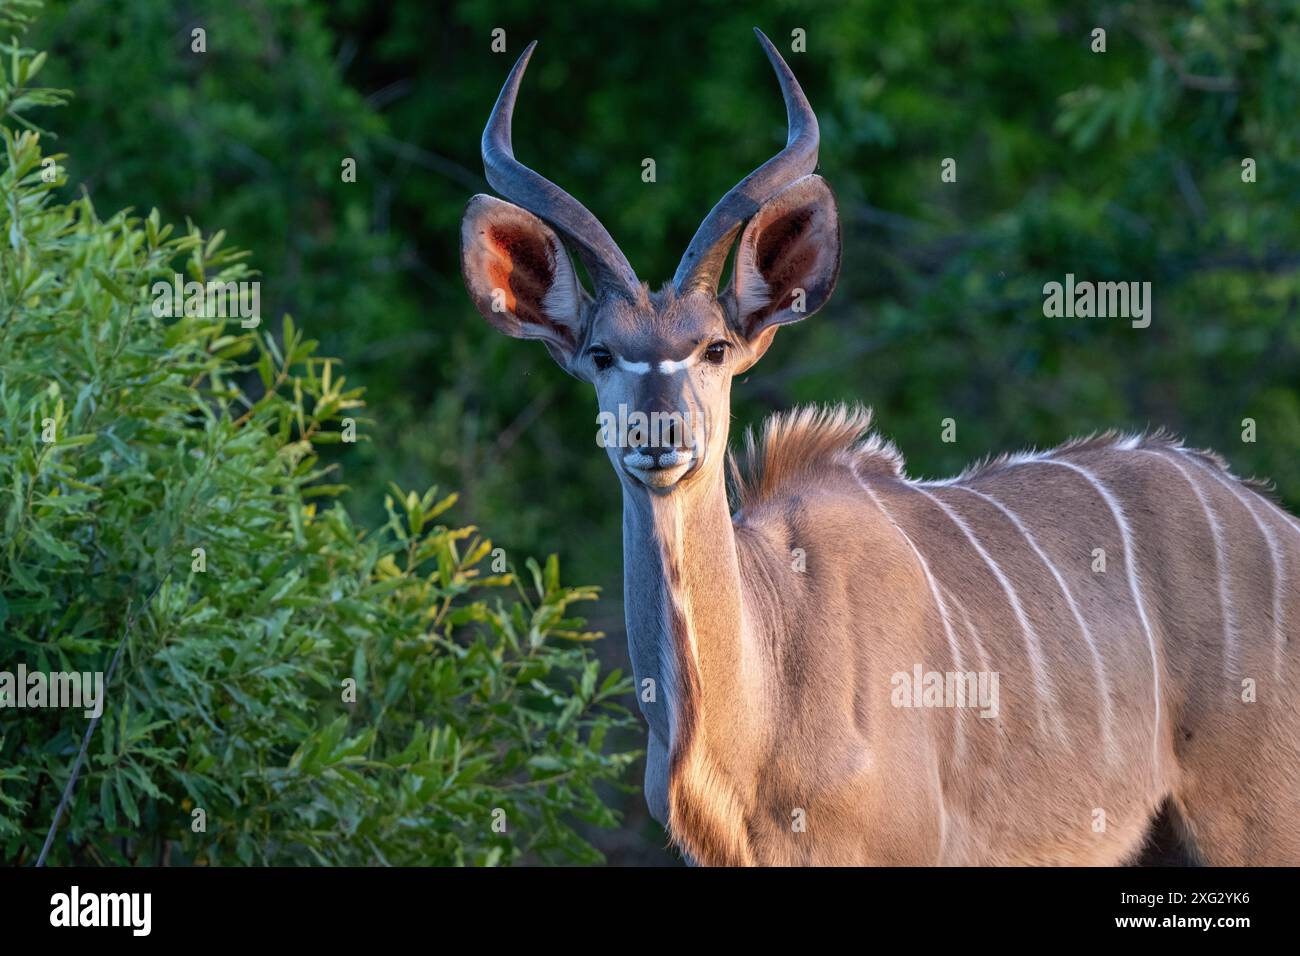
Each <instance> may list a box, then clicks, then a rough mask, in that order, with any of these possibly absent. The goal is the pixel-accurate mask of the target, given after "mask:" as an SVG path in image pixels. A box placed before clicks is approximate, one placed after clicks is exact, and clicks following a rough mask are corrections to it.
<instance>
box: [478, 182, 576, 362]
mask: <svg viewBox="0 0 1300 956" xmlns="http://www.w3.org/2000/svg"><path fill="white" fill-rule="evenodd" d="M460 264H461V272H462V273H463V274H464V276H465V286H466V288H468V289H469V294H470V298H472V299H473V300H474V304H475V305H476V306H477V307H478V310H479V312H481V313H482V314H483V318H485V319H487V320H488V322H489V324H491V325H492V327H493V328H495V329H497V330H498V331H500V332H504V333H505V334H506V335H510V336H513V337H514V338H517V339H541V340H542V341H543V342H545V343H546V346H547V348H548V349H550V352H551V355H552V356H554V357H555V359H556V361H558V362H560V364H561V365H567V364H568V362H569V361H571V360H572V358H573V356H574V353H575V352H576V350H577V348H578V346H579V344H580V342H581V339H582V296H581V293H580V290H579V286H578V277H577V275H576V274H575V272H574V270H573V262H572V260H570V259H569V254H568V252H567V251H566V250H565V248H564V246H563V244H562V243H561V242H560V239H559V237H558V236H557V235H556V234H555V232H554V231H553V230H552V229H551V227H550V226H548V225H546V223H544V222H542V220H540V219H538V218H537V217H536V216H534V215H533V214H532V213H531V212H528V210H526V209H521V208H520V207H518V206H516V205H514V204H513V203H508V202H503V201H502V200H500V199H496V198H494V197H492V196H484V195H482V194H480V195H477V196H475V197H474V198H473V199H471V200H470V201H469V205H468V206H466V207H465V219H464V221H463V222H462V223H461V227H460Z"/></svg>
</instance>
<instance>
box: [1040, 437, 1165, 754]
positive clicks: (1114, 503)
mask: <svg viewBox="0 0 1300 956" xmlns="http://www.w3.org/2000/svg"><path fill="white" fill-rule="evenodd" d="M1035 464H1043V465H1058V466H1060V467H1061V468H1069V469H1070V470H1071V471H1074V472H1077V473H1078V474H1080V475H1082V476H1083V477H1084V478H1085V479H1087V481H1088V483H1089V484H1090V485H1092V487H1093V488H1095V489H1096V491H1097V493H1098V494H1099V495H1101V497H1102V500H1103V501H1105V502H1106V506H1107V507H1108V508H1110V513H1111V515H1112V516H1113V517H1114V518H1115V523H1116V524H1117V525H1118V526H1119V533H1120V539H1121V540H1122V542H1123V544H1124V570H1125V572H1126V573H1127V575H1128V586H1129V590H1130V591H1131V592H1132V594H1133V603H1134V604H1135V605H1137V612H1138V620H1139V621H1140V622H1141V624H1142V632H1143V634H1145V635H1146V639H1147V649H1148V650H1149V651H1150V653H1151V695H1152V697H1153V699H1154V700H1155V718H1154V719H1153V721H1152V725H1153V726H1152V732H1151V772H1152V773H1158V772H1159V769H1160V658H1159V656H1158V655H1157V654H1156V639H1155V635H1154V634H1153V633H1152V632H1151V621H1150V620H1149V619H1148V618H1147V608H1146V602H1145V601H1144V600H1143V598H1142V585H1141V582H1140V581H1139V579H1138V572H1137V565H1136V563H1135V562H1134V560H1133V556H1134V548H1133V535H1132V533H1131V532H1130V530H1129V526H1128V520H1127V519H1126V518H1125V517H1124V509H1123V508H1122V507H1121V506H1120V503H1119V500H1118V499H1116V497H1115V496H1114V495H1113V494H1111V491H1110V489H1109V488H1107V487H1106V486H1105V485H1103V484H1102V483H1101V482H1100V481H1098V480H1097V477H1096V476H1095V475H1094V474H1093V473H1092V472H1090V471H1088V469H1086V468H1080V467H1079V466H1078V465H1076V464H1074V463H1073V462H1069V461H1061V460H1059V459H1056V458H1041V459H1038V460H1037V461H1036V462H1035Z"/></svg>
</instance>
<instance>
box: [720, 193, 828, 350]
mask: <svg viewBox="0 0 1300 956" xmlns="http://www.w3.org/2000/svg"><path fill="white" fill-rule="evenodd" d="M839 272H840V218H839V213H838V212H837V211H836V208H835V196H834V194H832V193H831V188H830V186H828V185H827V184H826V180H824V179H822V178H821V177H820V176H816V175H808V176H804V177H802V178H800V179H796V180H795V181H794V182H792V183H791V184H790V185H789V186H786V187H785V188H784V189H783V190H781V191H780V192H779V193H777V194H776V195H775V196H773V197H772V198H771V199H769V200H768V201H767V202H766V203H764V204H763V205H762V207H761V208H760V209H759V210H758V212H757V213H755V214H754V216H753V218H751V219H750V221H749V225H747V226H746V227H745V231H744V233H743V234H742V235H741V237H740V246H739V248H737V250H736V266H735V270H734V275H733V278H732V283H731V285H732V287H731V289H730V290H729V299H730V301H729V302H728V305H729V306H730V310H731V312H732V321H733V322H734V324H735V326H736V330H737V331H738V332H739V333H740V334H741V335H743V336H744V337H745V338H746V339H748V340H749V341H750V343H751V344H752V345H754V346H755V348H756V349H758V348H761V349H763V350H766V348H767V346H768V344H770V343H771V339H772V335H773V334H774V333H775V331H776V328H777V326H779V325H784V324H786V323H787V322H797V321H799V320H800V319H806V318H807V317H808V316H810V315H812V314H813V313H814V312H816V311H817V310H818V309H820V308H821V307H822V306H823V305H824V304H825V303H826V300H827V299H828V298H830V294H831V291H832V290H833V289H834V288H835V280H836V278H837V277H838V276H839Z"/></svg>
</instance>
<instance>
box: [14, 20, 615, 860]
mask: <svg viewBox="0 0 1300 956" xmlns="http://www.w3.org/2000/svg"><path fill="white" fill-rule="evenodd" d="M23 9H24V7H23V6H19V5H17V4H0V20H5V21H6V22H4V23H0V27H4V28H5V31H4V32H5V33H6V34H7V32H8V30H9V29H12V28H14V27H15V26H16V25H20V24H18V23H17V21H19V20H21V19H23V16H22V11H23ZM17 43H18V41H14V44H13V45H9V46H3V47H2V48H3V50H4V53H5V54H6V56H5V62H6V63H7V65H8V67H9V68H8V70H7V71H4V74H3V75H0V116H3V117H4V122H3V124H0V135H3V138H4V147H5V152H4V159H3V166H0V528H2V529H3V530H2V532H0V670H9V671H13V670H15V669H16V666H17V664H18V663H20V662H21V663H24V664H26V666H27V668H28V669H29V670H42V671H106V670H107V669H108V665H109V661H110V659H111V658H112V656H113V653H114V651H115V650H116V649H117V647H118V645H119V642H124V644H123V651H122V657H121V662H120V665H119V667H118V670H117V672H116V675H115V677H114V679H113V682H112V685H111V686H110V687H109V688H108V689H107V692H106V705H105V709H104V715H103V720H102V722H101V723H100V725H99V727H98V729H97V731H96V735H95V737H94V739H93V741H92V744H91V747H90V750H89V753H88V756H87V761H86V765H85V766H84V768H83V770H82V773H81V777H80V780H79V782H78V785H77V789H76V792H75V796H74V799H73V802H72V804H71V806H70V809H69V812H68V813H67V814H66V815H65V818H64V822H63V825H62V828H61V830H60V833H59V837H58V839H57V840H56V842H55V844H54V849H53V851H52V854H51V857H50V862H52V863H81V864H91V863H99V864H112V863H158V862H161V861H163V860H168V861H170V862H173V863H179V862H192V863H199V864H232V863H250V864H252V863H352V864H374V863H380V864H412V863H433V864H494V863H508V862H512V861H518V860H521V859H524V860H526V859H540V860H579V861H589V860H595V859H599V854H597V853H596V851H595V850H593V849H592V848H591V847H590V846H589V845H588V844H587V843H586V842H585V841H584V840H583V839H582V838H581V837H580V835H579V833H578V831H577V828H578V827H580V826H582V825H583V824H584V823H586V824H593V825H597V826H610V825H613V824H614V823H615V822H616V821H615V818H614V816H613V814H612V812H611V811H610V810H609V809H608V808H607V807H606V806H605V805H604V804H603V803H602V801H601V799H600V798H599V797H598V795H597V792H596V788H597V785H598V784H602V783H605V782H615V783H617V782H618V781H619V780H620V778H621V777H622V775H623V772H624V770H625V769H626V767H627V766H628V765H629V763H630V762H631V761H632V760H633V759H634V758H635V755H634V754H630V753H625V752H619V751H617V749H616V748H611V747H609V746H607V736H608V734H609V733H610V731H611V730H614V729H617V728H623V727H626V726H629V725H630V722H631V717H630V716H629V715H628V713H627V711H626V710H625V709H624V708H622V707H621V706H619V705H618V703H617V698H618V697H619V696H620V695H623V694H626V693H627V692H628V689H629V688H628V686H627V685H628V682H627V681H626V680H625V679H623V678H622V677H621V676H620V674H619V673H618V672H613V673H609V674H608V675H606V676H604V677H603V679H602V675H601V674H600V672H599V666H598V663H597V662H596V661H595V660H593V659H592V658H591V656H590V654H589V653H588V649H587V645H586V644H585V642H587V641H589V640H591V639H592V638H594V637H597V636H598V635H596V634H593V633H588V632H585V631H584V630H583V622H582V621H581V619H578V618H574V617H571V616H570V610H569V609H570V606H571V605H572V604H574V602H577V601H582V600H589V599H591V598H593V597H594V596H595V589H594V588H570V587H564V586H562V585H561V584H560V582H559V573H558V568H557V562H556V560H555V559H554V558H553V557H552V559H551V560H550V561H548V562H547V563H546V565H545V567H544V568H543V567H540V566H538V565H537V564H536V563H535V562H533V561H532V560H531V559H529V560H528V561H527V562H526V564H525V566H526V568H527V572H528V573H527V575H526V580H525V581H520V580H519V579H518V576H517V575H516V574H514V573H510V572H509V571H506V570H504V566H503V561H504V558H503V556H502V555H501V554H500V553H499V552H497V553H494V552H493V549H492V546H491V544H490V543H489V542H488V541H487V540H486V539H484V538H482V537H481V536H480V535H479V534H478V533H477V532H476V530H475V529H474V528H473V527H459V528H458V527H454V526H451V525H447V524H444V523H440V522H441V519H442V517H443V516H444V514H445V513H446V512H447V510H448V509H449V508H450V507H452V505H453V504H454V502H455V496H454V495H448V496H445V497H442V498H439V497H438V495H437V494H436V493H435V492H434V491H433V490H430V491H428V492H425V493H424V494H422V495H421V494H416V493H414V492H410V493H403V492H401V491H400V490H398V489H397V488H396V487H394V488H393V490H392V493H391V494H390V495H389V496H388V498H387V500H386V502H385V504H386V507H387V514H388V520H387V522H386V523H384V524H383V525H382V526H380V527H377V528H365V527H359V526H358V524H357V523H356V522H354V520H353V519H352V518H351V517H350V516H349V513H348V510H347V508H346V507H344V506H343V504H342V503H341V502H340V501H339V500H338V499H339V496H340V495H341V494H342V493H343V491H344V486H343V485H341V484H338V483H337V479H336V477H335V476H334V475H332V474H331V472H332V471H333V470H334V469H333V467H332V466H324V465H322V464H321V463H320V461H319V459H318V456H317V451H318V446H319V445H321V444H327V443H339V442H341V441H344V440H346V439H347V438H348V437H349V436H350V434H351V431H352V430H353V429H355V430H356V431H357V434H358V436H359V437H360V438H362V439H364V438H365V432H366V426H367V424H368V422H367V421H366V420H365V419H361V418H358V417H357V416H358V415H359V410H360V408H361V405H362V402H361V398H360V392H361V390H360V389H358V388H354V387H351V386H349V385H348V384H347V383H346V382H345V380H344V379H343V377H342V376H341V375H340V374H339V367H338V363H337V361H335V360H333V359H328V358H321V357H318V356H316V355H315V354H314V350H315V345H316V343H315V342H313V341H311V340H309V339H307V338H305V336H304V335H303V333H302V331H301V330H300V329H298V328H297V327H296V326H295V324H294V323H293V321H292V320H291V319H290V318H288V317H285V318H284V320H283V325H282V329H281V335H280V336H279V338H277V337H276V336H274V335H272V334H270V333H269V332H268V331H267V330H266V329H265V327H257V328H252V329H245V328H242V327H241V326H240V324H239V322H238V320H232V319H223V318H208V317H203V316H200V315H189V316H180V317H175V318H160V317H158V316H156V315H155V314H154V310H153V309H152V308H151V296H150V289H151V286H152V284H153V283H154V282H156V281H170V280H171V278H172V276H173V274H174V273H176V272H184V274H185V277H186V278H187V279H190V280H195V281H198V282H207V281H209V280H214V281H220V282H241V281H252V280H253V279H255V277H256V273H254V272H253V271H252V270H251V269H250V268H249V266H248V264H247V262H246V259H245V256H244V254H242V253H239V252H235V251H232V250H231V249H229V248H227V247H226V246H225V245H224V243H223V236H222V234H221V233H217V234H216V235H212V236H204V235H202V234H201V233H200V232H199V230H198V229H197V228H195V227H193V226H190V227H189V228H187V229H186V230H184V231H174V230H173V229H172V227H171V226H165V225H163V224H162V223H161V221H160V216H159V215H158V213H157V212H156V211H155V212H153V213H151V214H150V215H149V216H147V217H143V218H141V217H139V216H135V215H132V214H131V212H130V211H129V210H128V211H123V212H119V213H117V214H115V215H113V216H111V217H109V218H107V219H104V218H101V217H100V216H99V215H98V214H97V213H96V211H95V209H94V207H93V205H92V203H91V201H90V199H89V198H88V197H84V196H83V197H82V198H80V199H77V200H75V201H72V202H67V203H64V202H61V201H59V198H58V193H57V191H58V188H59V186H60V185H61V184H62V183H63V181H64V173H63V171H62V170H61V169H58V167H57V166H54V167H51V166H49V165H48V164H43V162H42V161H43V159H47V158H54V159H55V160H56V161H57V160H58V159H59V158H60V157H58V156H57V155H54V156H53V157H46V156H43V154H42V141H43V139H44V137H42V136H41V135H40V133H39V132H38V131H36V130H35V129H34V128H32V127H31V124H30V122H29V121H28V120H27V119H25V118H24V117H23V116H22V113H23V112H24V111H25V110H27V109H28V108H30V107H33V106H42V105H51V104H55V103H58V102H61V101H62V100H63V98H64V94H63V93H61V92H60V91H57V90H48V89H39V88H36V87H34V86H33V85H32V84H33V81H34V80H35V78H36V75H37V73H38V71H39V69H40V67H41V65H42V62H43V57H42V56H40V55H36V54H34V53H33V51H30V50H24V49H21V48H20V47H18V46H17ZM43 174H44V175H43ZM46 180H53V181H46ZM332 478H333V479H335V480H334V482H331V479H332ZM493 566H495V569H494V568H493ZM353 682H355V683H353ZM353 687H355V693H353V692H352V688H353ZM85 728H86V718H85V717H84V716H83V714H82V711H81V710H80V709H77V710H67V709H16V708H5V709H0V848H3V852H0V857H2V858H3V859H4V860H5V861H7V862H10V863H14V862H17V863H30V862H32V861H33V860H34V859H35V858H36V854H37V853H38V852H39V849H40V846H41V844H42V842H43V840H44V837H45V833H46V830H47V828H48V826H49V824H50V821H51V819H52V818H53V815H54V810H55V806H56V804H57V802H58V799H59V796H60V794H61V792H62V790H63V787H64V785H65V783H66V781H67V780H68V776H69V772H70V769H71V766H72V762H73V759H74V757H75V755H76V752H77V750H78V747H79V745H80V741H81V737H82V734H83V733H84V732H85ZM609 751H612V752H609ZM198 811H202V813H199V812H198ZM200 821H202V822H203V823H204V824H205V827H203V828H200V827H199V823H200Z"/></svg>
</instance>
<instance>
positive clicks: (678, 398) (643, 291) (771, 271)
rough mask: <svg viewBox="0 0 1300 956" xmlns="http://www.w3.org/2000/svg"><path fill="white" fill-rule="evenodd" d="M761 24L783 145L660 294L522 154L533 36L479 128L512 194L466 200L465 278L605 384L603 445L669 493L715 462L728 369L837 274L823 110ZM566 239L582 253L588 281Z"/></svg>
mask: <svg viewBox="0 0 1300 956" xmlns="http://www.w3.org/2000/svg"><path fill="white" fill-rule="evenodd" d="M755 32H756V33H758V37H759V40H760V41H761V42H762V44H763V48H764V50H765V51H766V52H767V56H768V59H769V60H770V61H771V62H772V66H773V68H774V69H775V70H776V75H777V79H778V80H779V81H780V84H781V92H782V93H783V94H784V96H785V106H786V115H787V119H788V122H789V137H788V139H787V142H786V146H785V148H784V149H783V150H781V152H779V153H778V154H777V155H776V156H774V157H773V158H772V159H770V160H768V161H767V162H766V163H764V164H763V165H762V166H760V167H759V168H758V169H756V170H755V171H754V172H752V173H750V174H749V175H748V176H746V177H745V178H744V179H742V180H741V181H740V182H739V183H738V184H737V185H736V186H735V187H734V188H733V189H732V190H731V191H730V192H728V193H727V194H726V195H725V196H723V197H722V199H721V201H719V202H718V204H717V205H716V206H714V207H713V210H712V211H711V212H710V213H709V214H708V216H707V217H706V218H705V220H704V222H703V223H702V224H701V225H700V228H699V230H698V231H697V232H696V233H695V237H694V238H693V239H692V240H691V243H690V245H689V246H688V247H687V249H686V253H685V255H684V256H682V260H681V263H680V264H679V265H678V267H677V272H676V274H675V275H674V276H673V279H672V282H670V283H668V284H667V285H665V286H664V288H663V289H662V290H661V291H659V292H657V293H652V292H650V291H649V290H648V289H647V287H646V286H645V285H643V284H642V283H641V282H640V281H639V280H638V279H637V277H636V273H635V272H633V270H632V267H631V265H629V264H628V261H627V258H626V257H625V256H624V255H623V253H622V252H621V251H620V250H619V248H618V246H617V245H615V243H614V240H613V239H612V238H611V237H610V235H609V233H608V232H607V231H606V230H605V227H604V226H602V225H601V224H600V223H599V222H598V221H597V220H596V217H595V216H593V215H592V214H591V213H590V212H589V211H588V210H587V209H586V207H584V206H583V205H582V204H581V203H579V202H578V201H577V200H576V199H574V198H573V197H572V196H570V195H569V194H568V193H566V192H565V191H564V190H562V189H560V188H559V187H558V186H556V185H555V184H554V183H552V182H550V181H549V180H547V179H544V178H543V177H542V176H540V175H538V174H537V173H535V172H534V171H533V170H531V169H529V168H528V167H527V166H524V165H523V164H522V163H520V162H519V161H518V160H516V159H515V156H514V149H513V147H512V145H511V133H510V120H511V115H512V113H513V111H514V105H515V98H516V96H517V95H518V92H519V84H520V81H521V80H522V79H523V74H524V69H525V67H526V66H527V65H528V59H529V57H530V56H531V55H532V52H533V47H534V46H536V43H533V44H530V45H529V47H528V49H526V50H525V51H524V52H523V55H522V56H520V58H519V61H518V62H517V63H516V64H515V67H514V69H513V70H512V71H511V73H510V77H509V79H507V80H506V83H505V86H504V87H503V88H502V90H501V95H500V96H499V97H498V98H497V102H496V106H495V107H493V110H492V115H491V117H490V118H489V119H488V124H487V128H486V129H485V130H484V131H483V164H484V166H485V167H486V169H487V179H488V182H489V183H490V184H491V185H492V187H493V188H494V189H496V190H497V191H498V192H499V193H501V194H502V195H503V196H505V197H506V198H508V199H509V200H510V202H503V201H502V200H500V199H496V198H494V197H492V196H485V195H481V194H480V195H477V196H475V197H474V198H473V199H471V200H470V202H469V206H468V207H467V208H466V210H465V219H464V222H463V224H462V226H461V265H462V269H463V271H464V275H465V284H466V286H468V288H469V292H470V295H471V297H472V298H473V299H474V303H475V305H476V306H477V307H478V309H479V311H480V312H482V313H483V317H484V318H486V319H487V320H488V322H489V323H491V325H492V326H494V327H495V328H496V329H498V330H500V331H501V332H504V333H505V334H506V335H510V336H514V337H515V338H521V339H541V340H542V341H543V342H544V343H546V347H547V349H548V350H549V351H550V353H551V356H552V357H553V358H554V359H555V361H556V362H558V363H559V364H560V366H561V367H562V368H564V369H565V370H566V371H568V372H569V373H570V374H571V375H574V376H576V377H577V378H580V379H582V380H584V381H587V382H591V383H592V384H593V385H595V386H596V394H597V397H598V400H599V403H600V412H601V419H602V421H603V422H606V423H617V426H616V428H615V431H616V432H617V435H616V440H614V441H611V440H609V438H608V437H606V439H605V440H604V441H603V442H602V443H603V444H605V446H606V450H607V451H608V452H609V455H610V460H611V461H612V462H613V463H614V469H615V471H616V472H617V473H618V475H619V477H620V479H621V480H622V481H623V483H624V485H625V486H627V487H630V488H647V489H651V490H653V491H655V492H658V493H667V492H669V491H671V490H672V489H673V488H675V487H677V486H678V485H679V483H685V482H689V481H690V480H691V479H692V477H693V476H694V475H696V474H699V473H700V472H701V470H702V469H703V468H704V466H705V464H706V462H707V463H709V464H711V465H713V466H717V467H720V463H721V460H722V458H723V456H724V453H725V450H726V449H725V444H726V436H727V423H728V418H729V414H730V396H731V377H732V376H733V375H735V374H737V373H739V372H743V371H745V370H746V369H748V368H749V367H750V366H751V365H753V364H754V363H755V362H756V361H758V359H759V358H760V357H761V356H762V355H763V353H764V352H765V351H766V350H767V348H768V346H769V345H770V344H771V343H772V338H773V336H774V334H775V333H776V329H777V327H778V326H780V325H784V324H785V323H787V322H795V321H798V320H799V319H802V318H806V317H807V316H809V315H811V314H812V313H813V312H816V311H817V310H818V309H819V308H821V306H822V304H823V303H824V302H825V301H826V299H827V298H828V297H829V296H830V293H831V290H832V289H833V288H834V286H835V279H836V276H837V274H838V272H839V263H840V237H839V218H838V216H837V213H836V209H835V198H834V196H833V195H832V194H831V190H830V187H828V186H827V184H826V181H825V180H823V179H822V178H821V177H820V176H816V175H813V170H814V168H815V167H816V165H817V145H818V130H817V118H816V117H815V116H814V115H813V111H812V108H811V107H810V106H809V105H808V100H807V99H806V98H805V97H804V94H803V91H802V90H801V89H800V88H799V83H798V81H796V80H795V78H794V74H793V73H791V72H790V68H789V67H788V66H787V65H786V63H785V61H784V60H783V59H782V58H781V55H780V54H779V53H778V52H777V51H776V48H775V47H774V46H773V45H772V43H771V42H770V41H769V40H768V39H767V37H765V36H763V34H762V33H761V32H759V31H757V30H756V31H755ZM742 228H743V230H744V232H743V233H742V234H741V236H740V246H739V248H738V250H737V252H736V256H735V263H734V266H733V269H732V278H731V281H730V283H729V284H728V286H727V288H726V289H725V290H724V291H722V292H721V293H720V292H719V291H718V283H719V279H720V277H721V273H722V269H723V266H724V264H725V263H726V260H727V258H728V254H729V252H730V250H731V247H732V245H733V244H734V242H735V239H736V235H737V233H740V232H741V230H742ZM562 239H563V240H567V242H568V243H569V244H570V245H571V246H572V247H573V249H574V250H575V251H576V252H577V254H578V256H579V257H580V258H581V259H582V262H583V265H584V266H585V267H586V270H587V273H588V275H589V276H590V278H591V281H592V285H593V290H592V292H591V293H588V292H587V290H586V289H585V288H583V285H582V283H581V282H580V281H579V278H578V275H577V273H576V272H575V270H574V267H573V263H572V261H571V260H570V258H569V254H568V252H567V251H566V249H565V245H564V242H562ZM624 425H626V426H627V427H622V426H624Z"/></svg>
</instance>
